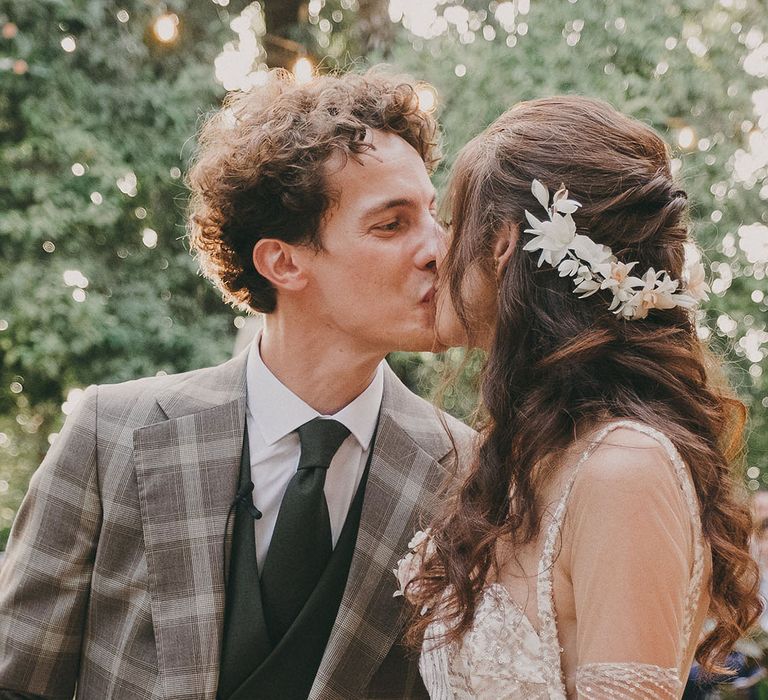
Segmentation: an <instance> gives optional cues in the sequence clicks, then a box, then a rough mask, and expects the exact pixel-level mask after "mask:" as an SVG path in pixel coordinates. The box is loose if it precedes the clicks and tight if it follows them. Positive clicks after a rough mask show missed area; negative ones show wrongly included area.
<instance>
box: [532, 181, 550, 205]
mask: <svg viewBox="0 0 768 700" xmlns="http://www.w3.org/2000/svg"><path fill="white" fill-rule="evenodd" d="M531 192H532V194H533V196H534V197H536V201H537V202H538V203H539V204H541V206H542V207H544V208H545V209H549V190H548V189H547V188H546V185H542V184H541V183H540V182H539V181H538V180H534V181H533V182H532V183H531Z"/></svg>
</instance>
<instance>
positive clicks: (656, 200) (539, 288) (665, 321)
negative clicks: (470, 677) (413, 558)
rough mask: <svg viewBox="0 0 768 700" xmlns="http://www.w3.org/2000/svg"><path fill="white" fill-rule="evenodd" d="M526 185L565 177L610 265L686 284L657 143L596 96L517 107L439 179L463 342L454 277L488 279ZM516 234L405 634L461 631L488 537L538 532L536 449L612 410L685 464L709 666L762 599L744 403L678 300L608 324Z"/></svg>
mask: <svg viewBox="0 0 768 700" xmlns="http://www.w3.org/2000/svg"><path fill="white" fill-rule="evenodd" d="M534 178H537V179H538V180H540V181H541V182H543V183H544V184H545V185H546V186H547V187H548V188H549V189H550V191H554V190H556V189H558V187H560V185H561V183H566V185H567V187H568V189H569V192H570V196H571V197H573V198H574V199H576V200H577V201H579V202H581V203H582V207H581V208H580V209H579V210H578V213H577V214H574V220H575V221H576V224H577V230H578V231H579V232H580V233H587V232H588V235H589V236H590V237H591V238H592V239H593V240H594V241H596V242H597V243H601V244H604V245H607V246H610V248H611V249H612V250H613V251H614V253H615V254H616V255H617V257H618V258H619V259H620V260H637V261H638V263H639V264H638V269H639V270H646V269H648V268H651V267H653V268H655V269H656V270H666V271H668V272H669V274H670V275H671V276H672V278H674V279H681V275H682V271H683V258H684V244H685V243H686V242H687V241H688V237H689V221H688V202H687V197H686V194H685V192H684V191H683V190H682V189H681V188H680V186H679V184H677V183H676V182H675V180H674V178H673V177H672V174H671V163H670V156H669V152H668V149H667V147H666V145H665V143H664V141H663V140H662V139H661V138H660V137H659V135H658V134H657V133H656V132H655V131H654V130H653V129H651V128H650V127H648V126H646V125H645V124H642V123H641V122H639V121H637V120H634V119H631V118H629V117H627V116H625V115H623V114H621V113H619V112H617V111H616V110H614V109H613V108H612V107H610V106H609V105H607V104H605V103H603V102H600V101H597V100H592V99H588V98H580V97H552V98H546V99H539V100H534V101H531V102H524V103H521V104H519V105H517V106H516V107H514V108H512V109H511V110H509V111H508V112H507V113H505V114H504V115H503V116H502V117H500V118H499V119H498V120H497V121H496V122H494V123H493V124H492V125H491V126H490V127H489V128H488V129H487V130H486V131H485V132H484V133H483V134H481V135H480V136H478V137H477V138H476V139H474V140H473V141H471V142H470V143H469V144H467V146H465V148H464V149H463V150H462V152H461V153H460V155H459V157H458V160H457V161H456V164H455V166H454V169H453V172H452V175H451V186H450V196H449V202H450V207H451V213H452V215H453V222H452V227H453V240H452V242H451V246H450V249H449V251H448V254H447V257H446V259H445V261H444V263H443V267H442V269H441V271H440V278H441V279H440V284H441V285H445V287H446V289H447V290H448V291H449V292H450V297H451V299H452V301H453V304H454V307H455V309H456V312H457V315H458V317H459V320H460V321H461V323H462V325H463V327H464V329H465V331H466V332H467V334H468V335H469V337H470V341H471V340H472V337H473V334H475V333H477V332H478V328H477V327H476V326H477V323H476V319H477V318H478V314H477V313H475V312H474V311H475V310H473V309H472V308H469V306H470V301H471V300H467V299H465V297H464V294H463V293H462V292H463V290H465V289H466V288H467V276H468V275H470V274H477V273H478V272H480V273H481V274H484V275H485V277H486V278H487V279H488V280H489V283H490V284H496V283H497V282H496V280H495V266H494V264H493V255H492V250H493V246H494V241H495V240H496V237H497V236H498V235H499V232H500V231H501V230H503V227H505V226H510V225H511V226H519V228H520V230H522V229H524V228H525V216H524V212H525V210H529V211H537V209H536V207H537V203H536V200H535V199H534V197H533V195H532V193H531V182H532V180H533V179H534ZM525 240H526V238H525V236H522V235H521V236H519V237H518V239H517V242H516V244H515V245H516V249H515V251H514V252H513V254H512V257H511V259H510V262H509V265H508V266H507V268H506V270H505V272H504V274H503V278H502V279H501V280H500V281H499V282H498V307H497V320H496V324H495V328H494V331H493V339H492V340H491V344H490V349H489V352H488V358H487V364H486V366H485V370H484V373H483V376H482V397H483V405H484V410H485V412H486V414H487V421H486V423H485V426H484V428H483V429H482V442H481V447H480V450H479V454H478V455H477V457H476V460H475V462H474V464H472V465H471V467H470V468H469V469H468V472H467V474H466V478H465V479H462V480H461V483H460V484H459V486H458V488H457V489H456V491H455V493H453V498H452V499H447V500H446V501H444V503H445V505H444V507H443V509H442V512H441V513H440V515H439V516H438V518H437V520H436V522H434V523H432V525H431V528H432V531H433V537H434V545H435V549H436V555H435V556H433V557H431V558H430V559H428V561H427V563H426V565H425V569H424V570H423V572H422V574H421V576H420V577H419V579H417V581H418V585H414V586H413V587H412V594H413V595H409V597H411V598H412V599H414V601H415V605H414V610H415V613H414V617H413V621H412V625H411V627H410V632H409V641H410V642H411V643H412V644H413V645H414V646H417V645H418V644H419V642H420V639H421V636H422V635H423V634H424V631H425V629H426V627H427V625H429V623H430V622H431V621H433V620H434V619H435V616H441V615H442V614H443V613H441V611H449V613H445V614H447V615H448V617H449V618H450V619H449V620H448V621H449V622H451V623H453V624H452V625H448V629H449V631H450V632H449V635H448V639H459V638H461V635H463V633H464V632H465V631H466V630H467V629H468V628H469V626H470V625H471V622H472V619H473V617H474V613H475V609H476V604H477V601H478V597H479V595H480V592H481V591H482V589H483V587H484V585H485V582H486V581H487V577H488V575H489V572H491V571H492V568H493V567H494V566H495V565H496V559H495V554H494V553H495V545H496V543H497V542H498V541H499V540H500V539H501V540H502V541H509V542H511V543H512V544H513V545H524V544H526V543H529V542H531V541H532V540H534V538H535V537H536V535H537V533H538V532H539V528H540V525H541V517H542V503H541V502H540V500H539V496H540V495H541V493H542V487H543V485H544V484H545V483H547V480H548V479H550V478H551V477H552V469H553V467H552V466H551V464H552V461H551V460H548V458H550V457H552V456H553V455H556V454H557V453H558V452H559V451H561V450H564V449H565V448H567V447H568V446H569V445H570V444H572V441H573V436H574V434H575V433H576V430H577V429H579V428H584V427H585V426H587V427H588V426H590V425H592V426H594V425H596V424H599V423H600V422H601V421H603V420H605V417H606V416H608V417H609V418H628V419H636V420H639V421H640V422H642V423H645V424H647V425H650V426H652V427H655V428H657V429H658V430H660V431H661V432H663V433H665V434H666V435H667V436H668V437H669V438H670V440H671V441H672V442H673V444H674V445H675V447H676V448H677V450H678V451H679V452H680V454H681V455H682V457H683V459H684V461H685V463H686V464H687V466H688V468H689V469H690V473H691V477H692V480H693V483H694V486H695V489H696V495H697V498H698V504H699V510H700V513H701V523H702V528H703V534H704V538H705V540H706V541H707V543H708V544H709V546H710V548H711V553H712V579H711V587H710V593H711V603H710V610H709V613H710V616H711V617H712V618H713V620H714V623H715V624H714V626H713V627H712V628H711V629H709V630H708V631H707V632H706V634H705V636H704V638H703V640H701V642H700V643H699V644H698V647H697V650H696V658H697V659H698V660H699V661H700V662H701V664H702V665H703V666H704V668H706V669H709V670H717V669H718V668H720V665H721V664H722V663H723V662H724V661H725V657H726V656H727V654H728V653H729V652H730V650H731V649H732V647H733V644H734V642H735V641H736V640H737V639H738V638H739V637H740V636H741V635H742V634H743V633H744V632H745V631H746V630H748V629H749V628H750V627H751V626H752V625H753V624H754V623H755V621H756V619H757V617H758V616H759V613H760V609H761V604H760V601H759V598H758V594H757V591H758V581H759V573H758V569H757V566H756V564H755V562H754V561H753V559H752V558H751V556H750V552H749V545H750V533H751V528H752V522H751V517H750V512H749V508H748V505H747V501H746V494H745V489H743V487H739V486H738V481H739V479H738V471H739V470H738V469H737V467H738V466H739V462H740V457H741V453H742V433H743V428H744V424H745V420H746V411H745V408H744V406H743V404H742V403H741V402H740V401H738V400H737V399H736V398H734V396H733V395H732V392H731V391H730V389H729V388H728V386H727V383H726V382H725V381H724V379H723V378H722V375H721V373H720V367H719V363H718V362H717V361H716V359H715V357H714V355H712V354H711V353H710V352H709V351H708V350H707V348H706V347H705V345H704V344H703V342H702V340H700V338H699V337H698V334H697V330H696V327H695V322H694V319H693V318H692V315H691V314H690V313H689V312H688V311H687V310H686V309H683V308H680V307H677V308H673V309H664V310H659V309H656V310H651V311H650V313H649V315H648V317H647V318H645V319H643V320H634V321H626V320H622V319H619V318H618V317H617V316H616V315H614V314H613V313H612V312H611V311H610V310H609V308H608V305H609V302H610V297H609V296H608V297H606V296H604V295H603V294H602V293H597V294H595V295H593V296H591V297H589V298H579V297H577V296H576V295H575V294H574V293H573V291H572V288H573V281H572V280H571V278H570V277H559V276H558V274H557V271H555V270H553V269H551V268H549V269H547V268H546V267H544V268H541V269H539V268H538V267H537V265H536V261H537V257H538V256H537V255H532V254H529V253H526V252H522V251H521V248H522V245H523V244H524V243H525ZM471 344H472V343H471V342H470V345H471ZM534 466H536V468H534ZM446 593H447V595H448V598H447V601H446V599H445V598H443V597H442V596H443V595H444V594H446ZM436 601H442V602H443V603H444V604H442V605H435V603H436ZM425 608H428V611H427V612H426V613H425V614H423V615H419V614H418V613H419V612H420V611H423V610H424V609H425Z"/></svg>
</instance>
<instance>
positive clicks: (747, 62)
mask: <svg viewBox="0 0 768 700" xmlns="http://www.w3.org/2000/svg"><path fill="white" fill-rule="evenodd" d="M767 35H768V13H766V7H765V4H764V0H677V1H676V2H671V1H669V2H668V1H666V0H648V1H647V2H643V3H640V2H636V0H604V1H598V0H508V1H505V2H488V1H487V0H466V1H465V2H460V1H458V0H310V1H309V2H307V1H306V0H262V2H254V3H250V4H249V3H247V2H242V1H240V0H166V1H164V2H163V1H161V0H120V1H118V2H111V1H107V0H35V1H34V2H30V0H0V550H2V549H3V547H4V544H5V542H6V540H7V536H8V531H9V529H10V526H11V523H12V521H13V518H14V516H15V513H16V510H17V508H18V505H19V502H20V500H21V498H22V497H23V494H24V492H25V490H26V487H27V483H28V480H29V477H30V475H31V473H32V472H33V470H34V469H35V468H36V467H37V465H38V464H39V462H40V460H41V459H42V457H43V455H44V454H45V451H46V450H47V448H48V446H49V445H50V443H52V441H53V440H55V439H56V435H57V431H58V430H59V429H60V427H61V424H62V422H63V420H64V418H65V416H66V415H67V414H68V413H69V412H70V411H71V408H72V406H73V404H74V403H75V402H76V401H77V399H78V397H79V395H80V393H81V392H82V389H83V388H84V387H86V386H87V385H88V384H90V383H94V382H99V383H103V382H116V381H122V380H125V379H131V378H135V377H138V376H142V375H150V374H156V373H160V372H166V373H171V372H178V371H185V370H188V369H193V368H196V367H201V366H204V365H209V364H213V363H218V362H221V361H223V360H225V359H227V358H228V357H229V356H231V355H232V352H233V348H234V346H235V340H236V335H237V333H238V330H240V329H243V327H244V326H245V325H246V318H245V317H244V316H243V315H241V314H236V313H235V312H233V311H232V310H231V309H229V308H228V307H227V306H225V305H224V304H222V302H221V300H220V299H219V298H218V295H217V294H216V293H215V292H214V290H213V289H212V288H211V287H210V285H209V284H207V283H206V282H205V281H204V280H202V279H201V278H200V277H199V276H198V275H197V274H196V270H195V265H194V262H193V260H192V258H191V257H190V255H189V253H188V250H187V247H186V245H185V242H184V219H185V214H184V212H185V205H186V197H187V194H186V190H185V187H184V176H185V170H186V167H187V165H188V162H189V159H190V157H191V155H192V154H193V151H194V134H195V131H196V127H197V125H198V123H199V120H200V118H201V116H202V115H203V114H205V113H206V112H207V111H208V110H210V109H213V108H215V107H216V106H218V105H219V104H220V101H221V99H222V97H223V95H224V93H225V91H227V90H247V89H250V88H252V87H254V86H258V85H259V83H260V82H261V81H263V80H264V76H265V71H266V70H267V69H268V68H269V67H275V66H282V67H284V68H286V69H288V70H290V71H292V72H293V73H294V74H295V77H296V80H299V81H304V80H311V78H312V76H313V75H314V74H315V73H317V72H318V71H328V70H337V69H348V68H350V67H356V68H364V67H365V66H366V65H372V64H377V63H382V62H385V63H389V64H391V65H393V66H394V67H396V68H397V69H399V70H402V71H405V72H408V73H410V74H412V75H413V76H415V77H416V78H417V79H419V80H421V81H423V84H422V86H421V87H420V90H419V95H420V100H421V102H422V106H423V107H424V108H425V109H430V110H435V111H436V113H437V114H438V116H439V118H440V120H441V122H442V125H443V128H444V132H445V137H444V151H445V155H446V158H445V161H444V163H443V165H442V166H441V168H440V169H439V171H438V172H437V174H436V184H437V185H438V187H439V188H442V187H443V186H444V183H445V179H446V173H447V170H448V168H449V167H450V164H451V161H452V160H453V158H454V157H455V155H456V152H457V150H458V149H459V148H460V146H461V145H462V144H463V143H465V142H466V141H467V140H468V139H469V138H471V137H472V136H474V135H475V134H477V133H478V132H479V131H481V130H482V129H483V128H484V127H485V126H486V125H487V124H488V123H489V122H491V121H492V120H493V119H494V118H495V117H497V116H498V115H499V114H500V113H501V112H502V111H504V110H505V109H506V108H507V107H509V106H511V105H512V104H514V103H515V102H517V101H519V100H523V99H529V98H534V97H539V96H543V95H549V94H553V93H578V94H585V95H591V96H596V97H601V98H603V99H606V100H608V101H609V102H611V103H612V104H613V105H614V106H616V107H617V108H618V109H620V110H622V111H624V112H627V113H628V114H631V115H634V116H635V117H638V118H639V119H642V120H643V121H645V122H647V123H649V124H651V125H652V126H654V127H655V128H656V129H658V130H659V131H661V133H662V134H664V136H665V137H666V139H667V141H668V143H669V144H670V146H671V147H672V149H673V153H674V161H673V164H674V168H675V170H676V171H677V172H678V173H679V176H680V178H681V179H682V181H683V184H684V186H685V188H686V189H687V190H688V192H689V195H690V201H691V205H692V214H693V218H694V227H695V229H694V230H695V235H696V237H697V239H698V241H699V243H700V245H701V247H702V249H703V251H704V256H705V262H706V265H707V267H708V269H709V270H710V278H711V279H710V282H711V286H712V289H713V292H714V294H713V295H712V298H711V300H710V301H709V302H708V304H706V306H705V308H704V309H703V310H702V311H701V312H700V316H701V317H700V324H701V327H700V333H701V336H702V337H703V338H705V339H707V340H708V341H709V342H710V343H711V345H712V346H713V347H714V349H715V350H716V351H718V352H719V353H721V354H722V355H723V356H724V357H725V358H726V362H727V366H728V371H729V374H730V378H731V380H732V382H733V383H734V384H735V386H736V387H737V390H738V392H739V394H740V396H741V397H742V399H743V400H744V401H745V402H746V403H747V404H748V406H749V409H750V414H751V418H750V425H749V451H748V454H747V458H746V462H745V472H744V480H745V484H746V486H747V487H748V488H749V489H751V490H753V491H758V490H760V489H763V488H768V419H767V418H766V416H767V414H768V361H767V360H766V356H768V329H766V321H767V320H768V313H767V312H768V282H766V275H767V274H768V226H767V224H768V215H766V202H768V81H766V78H767V77H768V41H767V39H768V36H767ZM243 332H245V331H244V330H243ZM390 360H391V362H392V364H393V365H394V366H395V367H396V369H397V371H398V372H399V373H400V375H401V376H402V377H403V378H404V379H405V380H406V382H407V383H408V384H409V385H410V386H411V387H412V388H414V389H415V390H417V391H419V392H420V393H422V394H425V395H430V394H431V392H432V391H433V389H434V386H435V384H436V376H437V374H438V373H439V372H440V370H441V369H442V368H443V367H444V365H445V363H446V362H450V361H451V358H450V357H448V358H446V357H445V356H434V355H430V354H426V353H425V354H416V355H405V354H396V355H394V356H392V357H391V358H390ZM476 367H477V362H476V361H475V362H474V363H470V365H469V367H468V368H467V370H466V371H465V374H464V377H463V379H462V381H461V382H460V383H459V384H458V385H457V386H456V387H454V388H450V389H449V390H448V392H447V393H446V396H445V403H446V405H447V408H448V409H449V410H451V411H453V412H455V413H456V414H457V415H460V416H465V415H467V413H468V411H469V410H470V407H471V405H472V402H473V390H472V384H471V381H470V379H471V375H472V373H473V371H474V370H475V369H476Z"/></svg>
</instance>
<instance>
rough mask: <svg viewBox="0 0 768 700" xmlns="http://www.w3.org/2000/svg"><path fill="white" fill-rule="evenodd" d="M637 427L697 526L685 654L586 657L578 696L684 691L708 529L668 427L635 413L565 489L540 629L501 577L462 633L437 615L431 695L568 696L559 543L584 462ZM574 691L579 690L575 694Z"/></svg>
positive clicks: (426, 656)
mask: <svg viewBox="0 0 768 700" xmlns="http://www.w3.org/2000/svg"><path fill="white" fill-rule="evenodd" d="M617 428H630V429H632V430H637V431H639V432H641V433H644V434H645V435H647V436H650V437H652V438H653V439H654V440H656V441H657V442H658V443H659V444H660V445H661V446H662V447H663V448H664V451H665V452H666V454H667V455H668V457H669V460H670V461H671V463H672V465H673V467H674V472H675V476H676V479H677V483H678V486H679V489H680V492H681V493H682V496H683V500H684V501H685V506H686V509H687V512H688V515H689V516H690V525H691V531H692V532H693V562H692V565H691V566H690V576H689V580H688V581H687V587H686V588H687V590H686V591H685V600H684V602H683V606H682V608H683V615H682V619H681V621H680V624H679V642H678V658H677V664H676V665H675V666H672V665H667V666H659V665H655V664H648V663H637V662H634V661H633V660H632V659H628V660H626V661H621V662H617V661H616V660H615V659H611V660H610V662H605V663H603V662H596V663H594V662H593V663H585V664H582V665H579V666H578V667H577V668H576V673H575V690H576V694H577V696H578V698H580V699H585V700H589V699H592V698H594V699H595V700H597V699H598V698H608V697H610V698H624V699H627V700H629V699H631V700H635V699H639V698H649V699H650V698H654V699H666V698H671V699H674V698H678V697H680V695H681V693H682V683H681V680H680V678H681V674H684V673H685V672H686V671H687V669H686V668H685V666H686V661H685V659H686V650H687V649H688V648H689V644H690V643H691V642H692V641H695V640H692V639H691V637H692V628H693V624H694V620H695V619H696V620H697V621H698V620H699V619H701V616H700V615H698V613H699V612H700V611H699V610H698V609H697V608H698V606H699V603H700V592H701V587H702V581H703V577H704V573H705V547H704V542H703V537H702V534H701V526H700V521H699V513H698V503H697V500H696V496H695V492H694V489H693V485H692V483H691V479H690V475H689V474H688V470H687V468H686V466H685V464H684V463H683V461H682V459H681V457H680V456H679V454H678V452H677V450H676V449H675V447H674V446H673V445H672V443H671V442H670V440H669V439H668V438H667V437H666V436H665V435H663V434H662V433H660V432H658V431H656V430H654V429H652V428H650V427H649V426H646V425H644V424H640V423H635V422H633V421H616V422H612V423H610V424H609V425H607V426H606V427H604V428H603V429H602V430H601V431H600V432H599V433H598V434H597V435H596V436H595V438H593V439H592V440H591V441H590V443H589V447H588V449H587V450H586V451H585V452H584V453H583V454H582V455H581V457H580V458H579V459H578V461H577V463H576V465H575V467H574V469H573V470H572V471H571V472H570V474H569V477H568V479H567V481H566V484H565V488H564V489H563V492H562V496H561V498H560V500H559V501H558V503H557V506H556V508H555V510H554V512H553V515H552V518H551V521H550V522H549V524H548V525H547V531H546V534H545V537H544V544H543V550H542V554H541V559H540V562H539V567H538V576H537V578H536V595H537V604H538V631H537V629H535V628H534V625H533V624H532V622H531V621H530V620H529V619H528V617H527V616H526V615H525V613H524V611H523V610H522V609H521V607H520V606H519V605H518V604H516V603H515V601H514V600H513V599H512V597H511V595H510V594H509V592H508V591H507V589H506V588H505V587H504V586H502V585H501V584H500V583H491V584H489V585H487V586H486V587H485V589H484V591H483V593H482V595H481V597H480V599H479V601H478V604H477V608H476V611H475V617H474V621H473V624H472V626H471V627H470V629H469V630H468V631H467V632H466V633H465V635H464V636H463V638H462V640H461V641H460V642H456V643H449V644H444V643H441V641H440V640H441V637H442V636H443V634H444V633H445V627H444V626H443V624H442V623H439V622H433V623H432V624H431V625H430V626H429V627H428V628H427V631H426V634H425V638H424V643H423V646H422V652H421V657H420V661H419V669H420V672H421V675H422V678H423V680H424V684H425V686H426V688H427V690H428V691H429V694H430V698H432V700H453V699H456V700H469V699H473V700H475V699H477V700H483V699H484V700H512V699H515V698H525V699H526V700H538V699H541V700H544V699H546V700H565V699H566V698H567V697H569V696H568V695H567V691H566V683H565V679H564V677H563V671H562V662H561V654H562V652H563V651H564V650H563V649H562V648H561V646H560V641H559V635H558V625H557V617H556V611H555V600H554V595H553V576H554V574H553V572H554V570H555V567H554V562H555V558H556V556H557V554H558V552H559V551H560V547H559V544H560V543H559V542H558V536H559V534H560V533H561V531H562V527H563V521H564V517H565V513H566V509H567V506H568V502H569V497H570V495H571V492H572V490H573V485H574V482H575V480H576V478H577V476H578V474H579V471H580V468H581V466H582V465H583V464H584V463H585V462H586V461H587V459H588V458H589V457H590V455H591V454H592V452H593V451H594V450H595V449H596V447H597V445H599V444H600V442H601V441H602V440H603V439H604V438H605V437H606V436H607V435H608V434H609V433H610V432H611V431H613V430H616V429H617ZM571 697H572V695H571Z"/></svg>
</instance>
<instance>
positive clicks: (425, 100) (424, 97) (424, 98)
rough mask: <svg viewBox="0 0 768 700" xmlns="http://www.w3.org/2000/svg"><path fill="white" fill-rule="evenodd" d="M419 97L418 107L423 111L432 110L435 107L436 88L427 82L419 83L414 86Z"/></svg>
mask: <svg viewBox="0 0 768 700" xmlns="http://www.w3.org/2000/svg"><path fill="white" fill-rule="evenodd" d="M416 96H417V97H418V98H419V109H421V110H422V111H423V112H434V111H435V110H436V109H437V90H436V89H435V88H434V87H433V86H432V85H430V84H429V83H421V84H420V85H418V87H417V88H416Z"/></svg>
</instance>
